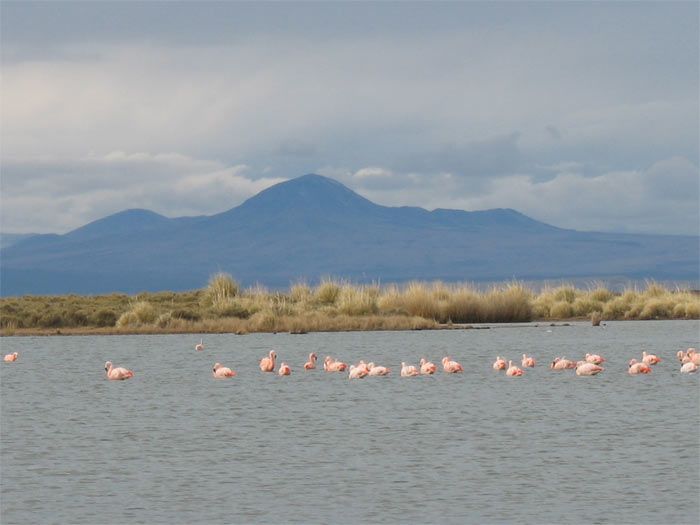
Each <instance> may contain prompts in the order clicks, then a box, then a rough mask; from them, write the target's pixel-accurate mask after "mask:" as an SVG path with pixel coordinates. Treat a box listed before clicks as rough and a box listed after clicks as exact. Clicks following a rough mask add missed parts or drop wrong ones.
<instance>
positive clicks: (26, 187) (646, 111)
mask: <svg viewBox="0 0 700 525" xmlns="http://www.w3.org/2000/svg"><path fill="white" fill-rule="evenodd" d="M698 10H699V7H698V4H697V3H696V2H684V3H675V4H674V3H642V2H629V3H595V4H593V3H591V4H578V3H564V2H562V3H531V4H525V3H518V4H511V3H495V4H481V3H475V2H471V3H461V4H460V3H450V4H434V3H433V4H427V3H426V4H420V3H410V4H409V3H402V4H399V3H391V4H370V3H352V4H338V3H333V4H318V3H307V4H290V3H285V4H279V3H270V4H242V3H212V4H205V5H203V4H201V3H200V4H187V3H157V2H152V3H135V2H123V3H114V4H110V3H97V2H94V3H73V4H62V3H59V2H52V3H35V4H32V3H12V2H5V1H3V2H2V4H1V6H0V22H1V24H2V25H1V28H0V29H1V32H0V35H1V36H0V38H1V42H0V43H1V46H0V51H1V53H2V64H1V65H2V76H1V86H0V87H1V90H2V96H1V98H0V105H1V111H2V114H1V119H2V120H1V124H2V125H1V128H0V146H1V151H0V162H1V168H2V177H1V188H0V189H1V191H2V193H1V202H0V204H1V205H2V211H1V218H2V224H1V225H0V228H1V229H2V231H4V232H57V233H62V232H66V231H68V230H70V229H72V228H75V227H77V226H80V225H82V224H84V223H86V222H88V221H91V220H94V219H97V218H99V217H102V216H104V215H107V214H109V213H113V212H116V211H120V210H123V209H126V208H136V207H138V208H148V209H151V210H154V211H157V212H159V213H162V214H164V215H167V216H171V217H172V216H181V215H199V214H212V213H217V212H220V211H223V210H226V209H229V208H231V207H233V206H235V205H238V204H240V203H241V202H242V201H243V200H245V199H246V198H248V197H250V196H251V195H254V194H255V193H257V192H258V191H260V190H262V189H264V188H265V187H267V186H269V185H271V184H274V183H277V182H279V181H282V180H285V179H289V178H292V177H295V176H298V175H302V174H304V173H311V172H314V173H320V174H324V175H328V176H332V177H335V178H337V179H339V180H340V181H341V182H343V183H344V184H346V185H348V186H349V187H351V188H353V189H354V190H356V191H358V192H359V193H361V194H362V195H364V196H366V197H368V198H370V199H372V200H374V201H375V202H378V203H381V204H386V205H415V206H422V207H425V208H428V209H433V208H438V207H441V208H459V209H465V210H477V209H485V208H494V207H510V208H515V209H517V210H519V211H522V212H524V213H526V214H528V215H530V216H532V217H534V218H536V219H539V220H542V221H545V222H549V223H551V224H554V225H557V226H562V227H569V228H576V229H581V230H598V231H626V232H648V233H679V234H681V233H683V234H698V227H699V226H698V221H699V216H698V201H699V199H700V197H699V192H700V189H699V177H698V165H699V164H700V162H699V158H698V157H699V152H698V149H699V147H698V141H699V132H698V129H699V122H700V117H699V105H698V92H699V90H700V86H699V81H698V78H699V67H698V63H699V53H698V34H699V33H698V15H699V12H698Z"/></svg>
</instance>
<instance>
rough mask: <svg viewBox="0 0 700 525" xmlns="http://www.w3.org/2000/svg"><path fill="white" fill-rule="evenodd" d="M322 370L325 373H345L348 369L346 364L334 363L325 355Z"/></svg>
mask: <svg viewBox="0 0 700 525" xmlns="http://www.w3.org/2000/svg"><path fill="white" fill-rule="evenodd" d="M323 369H324V370H325V371H326V372H345V370H347V369H348V365H347V364H346V363H342V362H340V361H336V360H335V359H333V358H332V357H331V356H328V355H327V356H326V358H325V359H324V360H323Z"/></svg>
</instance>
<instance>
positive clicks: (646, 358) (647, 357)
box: [642, 352, 661, 365]
mask: <svg viewBox="0 0 700 525" xmlns="http://www.w3.org/2000/svg"><path fill="white" fill-rule="evenodd" d="M642 361H643V362H644V363H646V364H647V365H655V364H657V363H660V362H661V359H660V358H658V357H656V355H654V354H647V353H646V352H642Z"/></svg>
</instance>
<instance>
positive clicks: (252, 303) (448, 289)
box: [0, 274, 700, 336]
mask: <svg viewBox="0 0 700 525" xmlns="http://www.w3.org/2000/svg"><path fill="white" fill-rule="evenodd" d="M669 319H677V320H693V319H695V320H697V319H700V293H699V292H698V291H696V290H685V289H679V288H676V289H669V288H666V287H664V286H662V285H660V284H658V283H654V282H649V283H647V285H646V287H645V288H644V289H637V288H633V289H626V290H624V291H612V290H609V289H607V288H605V287H604V286H602V285H601V284H595V283H593V284H592V285H591V287H590V288H588V289H580V288H576V287H574V286H572V285H561V286H557V287H555V288H544V289H541V290H534V289H532V288H529V287H528V286H526V285H524V284H522V283H519V282H509V283H503V284H501V285H496V286H493V287H492V288H490V289H488V290H479V289H477V288H475V287H473V286H472V285H468V284H448V283H443V282H433V283H425V282H418V281H414V282H411V283H407V284H405V285H384V286H379V285H361V284H351V283H347V282H344V281H333V280H324V281H322V282H321V283H319V284H318V285H316V286H315V287H312V286H309V285H307V284H304V283H297V284H294V285H292V286H291V287H290V288H289V290H287V291H269V290H267V289H266V288H263V287H261V286H256V287H253V288H248V289H245V290H244V289H241V287H240V286H239V285H238V283H237V282H236V281H235V280H234V279H233V278H232V277H231V276H230V275H227V274H217V275H215V276H213V277H212V278H211V279H210V281H209V284H208V285H207V287H205V288H203V289H201V290H192V291H186V292H148V293H140V294H137V295H133V296H130V295H126V294H116V293H115V294H109V295H97V296H80V295H63V296H22V297H2V298H0V336H12V335H18V336H44V335H127V334H207V333H212V334H213V333H217V334H247V333H278V332H279V333H292V334H303V333H309V332H356V331H410V330H455V329H456V330H466V329H474V328H477V327H478V326H479V325H480V326H484V325H490V326H493V325H512V323H529V324H532V323H565V322H579V321H588V322H591V323H592V324H593V325H597V324H600V323H601V322H605V321H618V320H619V321H621V320H669Z"/></svg>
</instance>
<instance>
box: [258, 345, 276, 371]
mask: <svg viewBox="0 0 700 525" xmlns="http://www.w3.org/2000/svg"><path fill="white" fill-rule="evenodd" d="M275 359H277V354H276V353H275V351H274V350H270V353H269V355H268V357H263V358H262V359H261V360H260V370H261V371H263V372H274V371H275Z"/></svg>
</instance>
